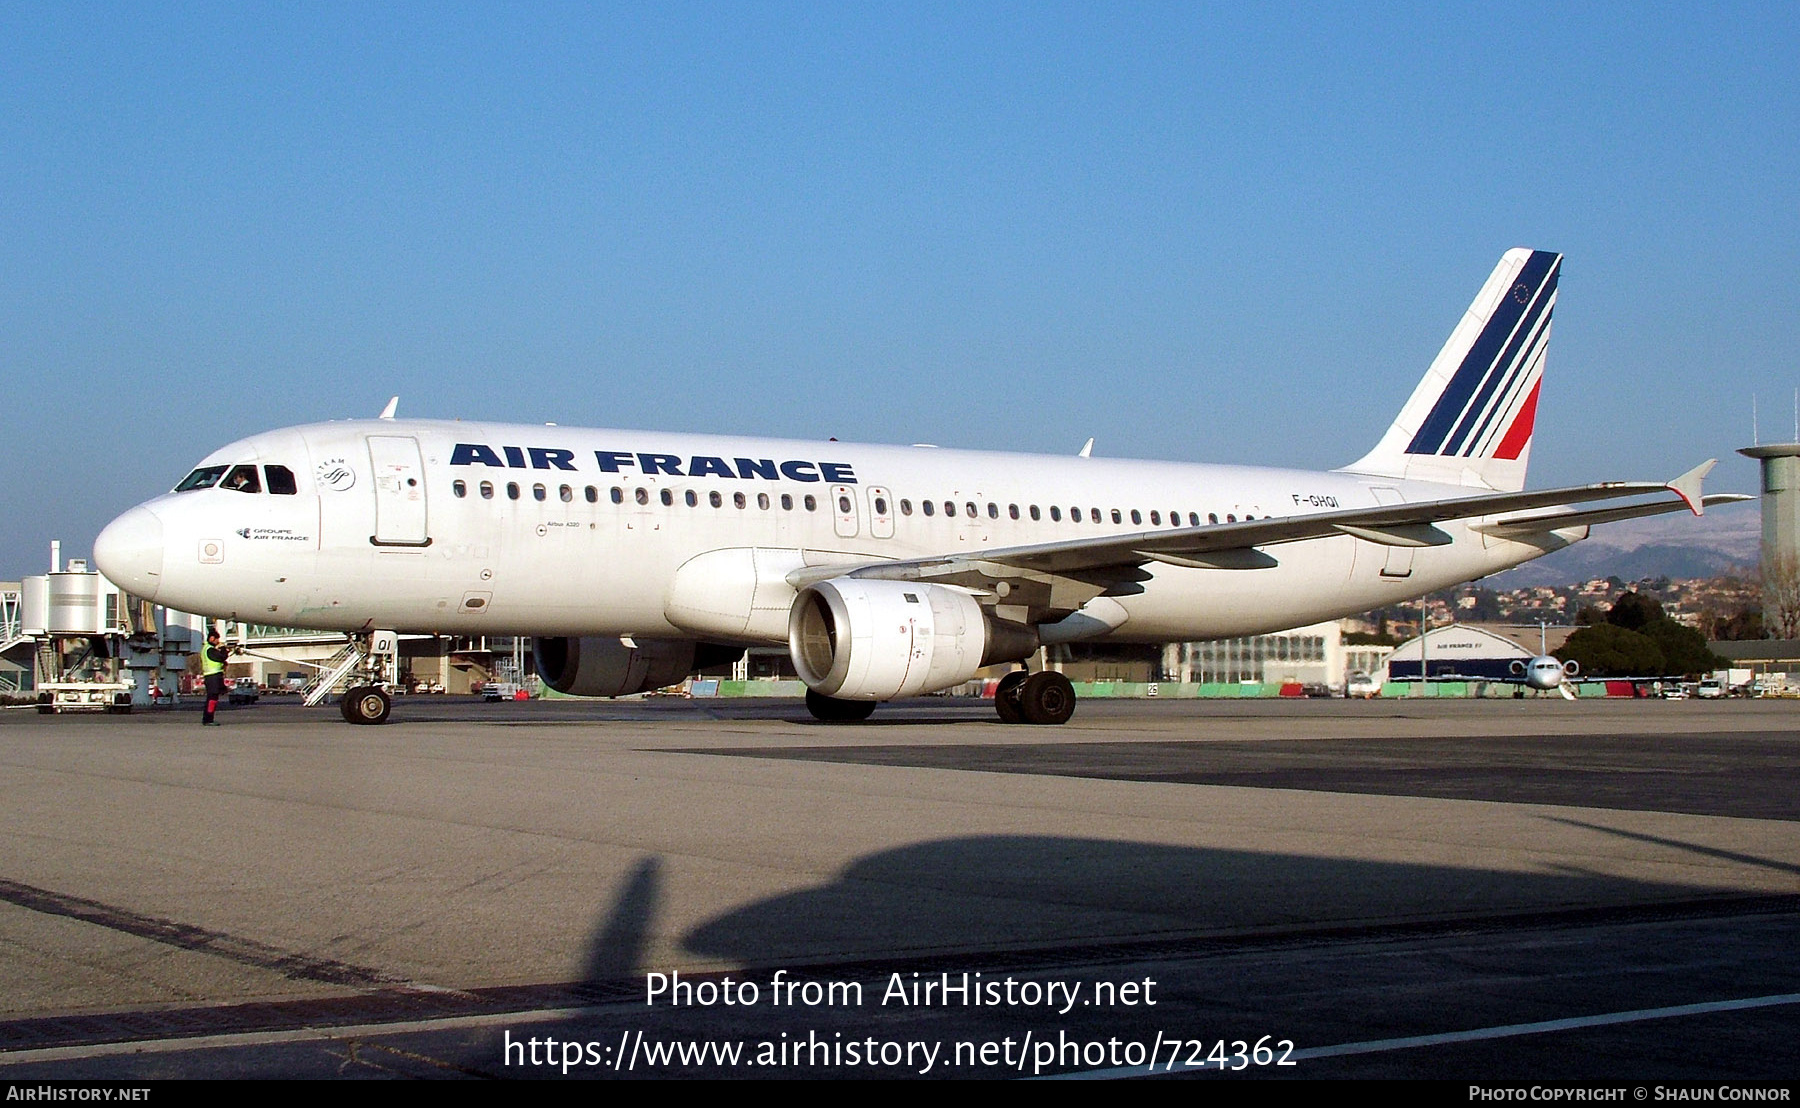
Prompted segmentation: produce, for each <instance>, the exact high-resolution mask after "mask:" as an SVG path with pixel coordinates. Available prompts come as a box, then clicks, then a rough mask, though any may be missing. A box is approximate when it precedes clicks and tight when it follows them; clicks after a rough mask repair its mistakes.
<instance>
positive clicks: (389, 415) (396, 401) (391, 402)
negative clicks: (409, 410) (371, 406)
mask: <svg viewBox="0 0 1800 1108" xmlns="http://www.w3.org/2000/svg"><path fill="white" fill-rule="evenodd" d="M399 407H400V398H399V397H398V396H391V397H389V398H388V402H387V407H385V408H383V409H381V414H380V415H378V416H376V417H375V418H376V419H393V418H394V412H395V411H396V410H398V409H399Z"/></svg>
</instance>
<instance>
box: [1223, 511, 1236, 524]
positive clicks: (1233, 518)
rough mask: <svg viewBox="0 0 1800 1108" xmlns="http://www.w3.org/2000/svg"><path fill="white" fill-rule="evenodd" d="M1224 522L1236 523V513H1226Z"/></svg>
mask: <svg viewBox="0 0 1800 1108" xmlns="http://www.w3.org/2000/svg"><path fill="white" fill-rule="evenodd" d="M1225 522H1226V523H1236V522H1237V513H1236V512H1226V513H1225Z"/></svg>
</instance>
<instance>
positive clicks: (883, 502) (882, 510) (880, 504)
mask: <svg viewBox="0 0 1800 1108" xmlns="http://www.w3.org/2000/svg"><path fill="white" fill-rule="evenodd" d="M875 514H876V515H878V516H884V515H887V514H888V503H887V497H885V496H878V497H876V498H875Z"/></svg>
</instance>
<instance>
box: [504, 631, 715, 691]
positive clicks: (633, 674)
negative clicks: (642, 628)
mask: <svg viewBox="0 0 1800 1108" xmlns="http://www.w3.org/2000/svg"><path fill="white" fill-rule="evenodd" d="M635 641H636V643H637V645H636V646H626V645H625V644H624V643H623V642H621V641H620V640H619V637H618V636H617V635H611V636H606V635H600V636H588V637H584V638H579V639H563V638H551V639H533V640H531V650H532V654H533V656H534V657H535V658H536V659H537V671H538V676H539V677H541V678H543V679H544V684H546V685H548V686H549V687H551V688H553V689H555V690H556V691H557V692H559V693H568V694H569V695H571V696H626V695H629V694H631V693H637V692H647V691H649V690H650V689H660V688H662V687H663V686H664V685H673V684H675V683H676V682H677V681H680V680H681V679H682V678H684V677H686V676H687V675H688V674H690V673H692V672H693V671H694V662H695V653H696V650H697V647H698V644H697V643H694V642H692V641H689V640H686V639H637V640H635Z"/></svg>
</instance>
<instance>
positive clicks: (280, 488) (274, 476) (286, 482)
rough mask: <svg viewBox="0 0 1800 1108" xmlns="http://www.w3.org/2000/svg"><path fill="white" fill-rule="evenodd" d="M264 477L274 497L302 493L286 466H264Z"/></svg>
mask: <svg viewBox="0 0 1800 1108" xmlns="http://www.w3.org/2000/svg"><path fill="white" fill-rule="evenodd" d="M263 476H264V477H266V478H267V479H268V482H269V493H270V495H272V496H293V495H294V494H296V493H298V492H299V491H300V486H299V485H298V484H296V483H295V482H294V471H293V470H291V469H289V468H288V467H286V466H264V467H263ZM456 495H458V496H461V495H462V493H460V492H459V493H457V494H456Z"/></svg>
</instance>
